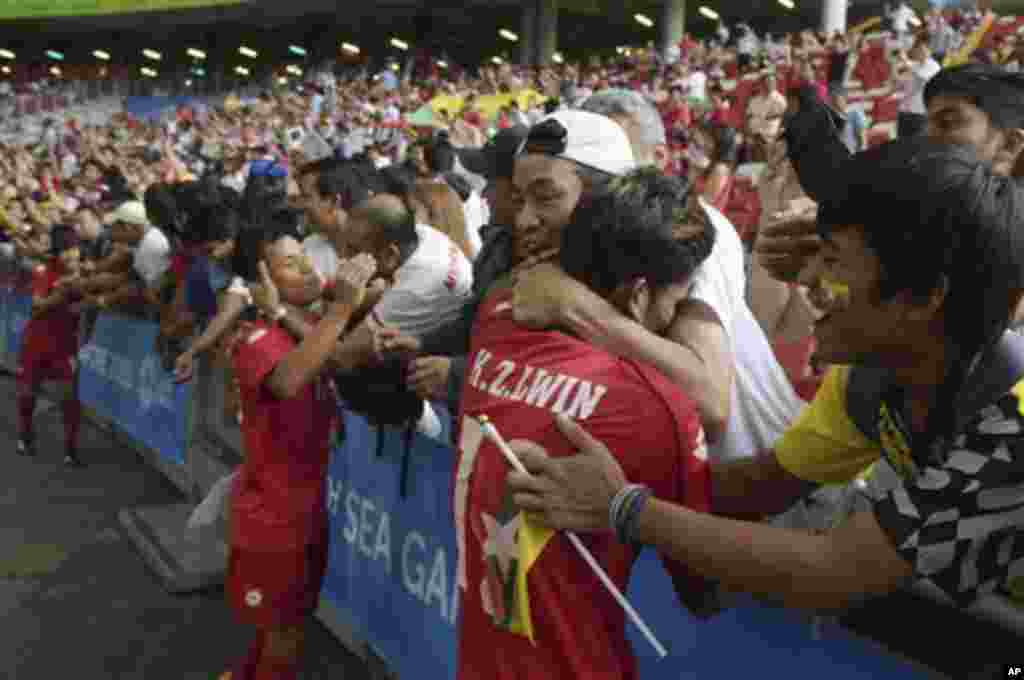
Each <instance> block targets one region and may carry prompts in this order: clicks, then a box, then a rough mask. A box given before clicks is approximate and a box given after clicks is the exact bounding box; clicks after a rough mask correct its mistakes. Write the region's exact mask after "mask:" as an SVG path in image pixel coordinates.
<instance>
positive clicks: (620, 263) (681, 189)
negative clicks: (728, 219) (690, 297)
mask: <svg viewBox="0 0 1024 680" xmlns="http://www.w3.org/2000/svg"><path fill="white" fill-rule="evenodd" d="M689 199H690V186H689V183H688V182H687V181H686V180H685V179H683V178H675V177H668V176H666V175H664V174H663V173H661V172H660V171H658V170H657V169H655V168H641V169H638V170H634V171H633V172H631V173H629V174H627V175H624V176H622V177H618V178H616V179H615V180H613V181H612V182H611V183H610V184H608V185H607V186H606V187H605V188H603V189H601V190H599V191H597V192H596V193H594V194H593V195H591V196H590V197H584V198H583V199H582V200H581V201H580V204H579V205H578V206H576V209H575V210H574V211H573V214H572V217H571V218H570V220H569V224H567V225H566V226H565V228H564V229H563V230H562V241H561V248H560V252H559V260H560V264H561V266H562V268H563V269H564V270H565V271H566V273H567V274H569V275H570V276H572V277H573V278H575V279H577V280H579V281H580V282H582V283H584V284H585V285H586V286H587V287H588V288H591V289H592V290H594V291H595V292H597V293H598V294H600V295H602V296H604V297H607V296H609V295H611V293H612V292H614V291H615V290H616V289H617V288H618V287H619V286H621V285H624V284H627V283H629V282H631V281H633V280H635V279H637V278H640V277H644V278H646V279H647V280H648V281H649V282H650V284H651V286H652V287H653V288H660V287H663V286H666V285H671V284H675V283H681V282H684V281H686V280H688V279H689V278H690V277H691V276H693V273H694V272H695V271H696V270H697V268H698V267H699V266H700V264H701V263H702V262H703V261H704V260H705V259H707V257H708V255H709V254H710V253H711V248H712V247H713V246H714V242H715V230H714V227H713V226H712V225H711V222H710V220H709V219H708V218H707V216H706V214H705V213H703V211H700V213H699V214H693V213H691V212H689V211H688V210H687V206H688V205H689Z"/></svg>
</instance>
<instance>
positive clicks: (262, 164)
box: [249, 160, 288, 177]
mask: <svg viewBox="0 0 1024 680" xmlns="http://www.w3.org/2000/svg"><path fill="white" fill-rule="evenodd" d="M287 176H288V171H287V170H286V169H285V168H284V166H282V165H281V164H280V163H278V162H277V161H271V160H258V161H253V162H252V164H251V165H250V166H249V177H287Z"/></svg>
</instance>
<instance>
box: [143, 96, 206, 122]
mask: <svg viewBox="0 0 1024 680" xmlns="http://www.w3.org/2000/svg"><path fill="white" fill-rule="evenodd" d="M207 102H208V99H206V98H203V97H126V98H125V100H124V110H125V111H126V112H127V113H130V114H131V115H132V116H134V117H135V118H139V119H147V120H156V119H159V118H160V117H161V116H163V115H164V114H166V113H167V112H169V111H174V110H176V109H177V108H178V107H180V106H194V105H203V104H206V103H207Z"/></svg>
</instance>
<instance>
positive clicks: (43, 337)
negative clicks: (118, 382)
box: [21, 263, 78, 358]
mask: <svg viewBox="0 0 1024 680" xmlns="http://www.w3.org/2000/svg"><path fill="white" fill-rule="evenodd" d="M63 275H64V274H63V272H62V269H61V266H60V265H59V264H58V263H51V264H49V265H45V266H44V265H39V266H38V267H36V269H35V271H33V272H32V297H33V298H41V297H49V296H50V295H52V294H53V292H54V289H55V288H56V287H57V281H58V280H60V278H61V277H62V276H63ZM71 304H72V303H71V302H70V301H69V302H68V303H67V304H63V305H60V306H59V307H54V308H51V309H50V310H49V311H48V312H46V313H45V314H40V315H38V316H33V317H32V318H31V319H29V321H28V324H27V325H26V326H25V335H24V339H23V341H22V350H21V351H22V352H23V353H24V354H25V355H31V356H39V357H54V358H64V357H72V356H75V354H77V353H78V314H77V313H75V312H72V311H71Z"/></svg>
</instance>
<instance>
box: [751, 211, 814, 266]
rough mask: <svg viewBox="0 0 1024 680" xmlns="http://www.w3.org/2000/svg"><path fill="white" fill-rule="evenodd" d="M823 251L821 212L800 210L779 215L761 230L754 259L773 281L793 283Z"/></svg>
mask: <svg viewBox="0 0 1024 680" xmlns="http://www.w3.org/2000/svg"><path fill="white" fill-rule="evenodd" d="M820 249H821V238H820V237H819V236H818V227H817V209H816V208H808V209H802V210H799V209H798V210H791V211H785V212H782V213H778V214H777V215H775V218H774V219H773V220H772V222H771V223H769V224H767V225H765V227H764V228H763V229H761V232H760V233H759V234H758V235H757V241H756V242H755V243H754V258H755V260H756V261H757V263H758V264H759V265H761V266H762V267H764V269H765V270H767V272H768V273H769V274H771V275H772V277H774V278H776V279H778V280H779V281H786V282H793V281H796V280H797V278H798V277H799V275H800V272H801V271H802V270H803V269H804V268H805V267H806V265H807V263H808V262H810V261H811V259H812V258H813V257H814V256H816V255H817V254H818V252H819V250H820Z"/></svg>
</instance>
